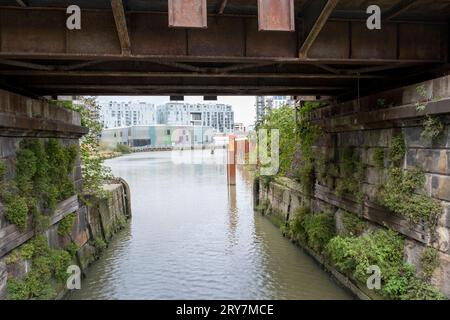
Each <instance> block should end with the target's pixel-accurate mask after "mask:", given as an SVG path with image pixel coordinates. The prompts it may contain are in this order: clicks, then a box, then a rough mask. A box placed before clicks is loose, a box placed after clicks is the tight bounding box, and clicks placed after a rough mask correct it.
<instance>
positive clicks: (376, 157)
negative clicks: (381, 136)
mask: <svg viewBox="0 0 450 320" xmlns="http://www.w3.org/2000/svg"><path fill="white" fill-rule="evenodd" d="M384 159H385V150H384V148H382V147H379V148H376V149H375V151H374V153H373V162H374V163H375V167H376V168H377V169H384Z"/></svg>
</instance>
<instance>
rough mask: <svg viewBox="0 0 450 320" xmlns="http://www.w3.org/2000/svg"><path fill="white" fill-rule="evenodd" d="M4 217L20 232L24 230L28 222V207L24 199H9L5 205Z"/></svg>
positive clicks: (18, 197)
mask: <svg viewBox="0 0 450 320" xmlns="http://www.w3.org/2000/svg"><path fill="white" fill-rule="evenodd" d="M5 217H6V219H8V221H9V222H11V223H13V224H15V225H17V227H18V228H19V229H20V230H22V231H23V230H25V229H26V227H27V221H28V205H27V202H26V200H25V198H22V197H20V196H17V197H15V198H12V199H10V200H9V201H8V202H7V204H6V210H5Z"/></svg>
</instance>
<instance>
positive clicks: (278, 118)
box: [259, 106, 298, 175]
mask: <svg viewBox="0 0 450 320" xmlns="http://www.w3.org/2000/svg"><path fill="white" fill-rule="evenodd" d="M259 129H266V130H267V131H268V132H267V134H268V141H269V143H270V141H271V130H279V133H280V135H279V137H280V141H279V147H280V150H279V161H280V169H279V175H286V173H287V172H288V170H289V168H290V167H291V162H292V159H293V158H294V153H295V145H296V143H297V141H298V135H296V134H295V121H294V110H293V109H292V108H290V107H288V106H283V107H281V108H279V109H276V110H272V111H271V112H270V113H269V114H268V115H267V116H266V118H265V119H264V123H263V124H262V125H261V127H260V128H259ZM268 150H270V147H269V149H268Z"/></svg>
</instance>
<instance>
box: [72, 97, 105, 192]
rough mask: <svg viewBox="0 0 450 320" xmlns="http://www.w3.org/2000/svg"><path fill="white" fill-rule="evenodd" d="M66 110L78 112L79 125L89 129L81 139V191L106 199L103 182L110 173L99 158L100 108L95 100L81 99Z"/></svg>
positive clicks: (101, 127)
mask: <svg viewBox="0 0 450 320" xmlns="http://www.w3.org/2000/svg"><path fill="white" fill-rule="evenodd" d="M65 107H66V108H68V109H71V110H74V111H76V112H78V113H79V114H80V116H81V125H82V126H84V127H86V128H88V129H89V133H88V134H87V135H85V136H84V137H83V138H82V139H81V144H80V157H81V162H82V174H83V191H84V193H85V194H90V195H97V196H98V197H106V196H108V194H107V193H105V191H104V190H103V187H102V186H103V182H104V181H105V180H108V179H109V178H111V176H112V175H111V172H110V170H109V169H108V168H106V167H105V166H104V165H103V159H102V157H101V156H100V142H99V139H98V137H99V136H100V135H101V133H102V129H103V126H102V124H101V122H100V121H99V119H98V114H99V110H100V107H99V106H98V105H97V103H96V100H95V98H85V97H82V98H81V103H80V104H77V105H74V104H71V103H70V104H66V105H65Z"/></svg>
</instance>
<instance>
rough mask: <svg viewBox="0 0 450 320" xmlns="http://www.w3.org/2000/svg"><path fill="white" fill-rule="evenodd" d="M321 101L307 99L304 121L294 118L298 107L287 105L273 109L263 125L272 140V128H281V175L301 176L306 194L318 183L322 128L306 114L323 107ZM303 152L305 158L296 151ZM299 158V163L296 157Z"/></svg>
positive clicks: (302, 111) (301, 116) (299, 178)
mask: <svg viewBox="0 0 450 320" xmlns="http://www.w3.org/2000/svg"><path fill="white" fill-rule="evenodd" d="M319 106H320V104H318V103H305V104H304V106H303V107H302V109H301V110H300V119H301V121H300V123H299V124H298V125H297V124H296V123H295V121H294V119H295V117H294V110H293V109H292V108H291V107H289V106H283V107H281V108H279V109H276V110H273V111H272V112H271V113H270V114H269V115H268V116H267V117H266V118H265V119H264V122H263V124H262V125H261V126H260V129H266V130H268V135H269V141H270V130H279V133H280V141H279V147H280V149H279V160H280V170H279V173H278V174H279V175H280V176H285V175H287V174H289V175H291V176H293V177H294V178H295V179H297V180H299V181H300V183H301V185H302V187H303V191H304V192H305V194H310V193H311V190H312V188H313V185H314V163H315V158H314V153H313V143H314V142H315V141H316V139H317V138H318V137H319V136H320V133H321V130H320V128H319V127H318V126H316V125H312V124H311V123H310V122H309V121H308V120H307V119H306V116H307V115H308V113H310V112H311V111H312V110H314V109H316V108H317V107H319ZM298 152H300V153H301V158H300V159H297V158H296V154H297V153H298ZM294 160H295V161H299V163H298V167H297V166H296V165H297V164H296V163H293V161H294Z"/></svg>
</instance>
